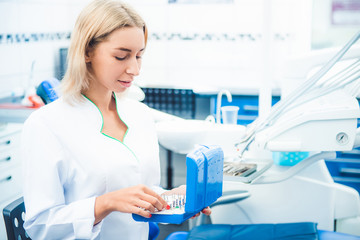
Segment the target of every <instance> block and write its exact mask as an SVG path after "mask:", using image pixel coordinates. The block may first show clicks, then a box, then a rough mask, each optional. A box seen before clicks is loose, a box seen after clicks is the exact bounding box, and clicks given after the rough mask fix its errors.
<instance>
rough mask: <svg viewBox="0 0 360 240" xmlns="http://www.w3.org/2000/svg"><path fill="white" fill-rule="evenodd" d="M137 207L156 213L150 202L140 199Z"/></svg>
mask: <svg viewBox="0 0 360 240" xmlns="http://www.w3.org/2000/svg"><path fill="white" fill-rule="evenodd" d="M135 205H136V206H137V207H139V208H142V209H144V210H148V211H149V212H155V207H154V206H153V205H152V204H151V203H149V202H148V201H144V200H141V199H139V200H137V201H136V203H135Z"/></svg>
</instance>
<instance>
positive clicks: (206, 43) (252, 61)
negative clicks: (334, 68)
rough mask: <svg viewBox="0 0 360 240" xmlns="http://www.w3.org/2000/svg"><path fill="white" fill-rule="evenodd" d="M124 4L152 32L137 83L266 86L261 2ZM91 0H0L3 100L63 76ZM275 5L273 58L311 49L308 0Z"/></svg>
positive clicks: (134, 0) (155, 0) (0, 89)
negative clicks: (62, 62)
mask: <svg viewBox="0 0 360 240" xmlns="http://www.w3.org/2000/svg"><path fill="white" fill-rule="evenodd" d="M127 1H128V2H130V4H132V5H133V6H134V7H135V8H136V9H137V10H138V11H139V12H140V13H141V15H142V16H143V17H144V19H145V20H146V22H147V25H148V27H149V31H150V39H149V42H148V47H147V50H146V54H145V56H144V60H143V68H142V74H141V75H140V76H139V77H138V82H139V84H140V85H142V84H144V85H151V84H164V85H167V86H173V85H184V86H187V87H189V85H190V86H194V85H195V86H196V85H197V86H202V87H203V86H225V87H226V86H232V85H238V86H244V87H250V88H251V87H255V88H256V87H258V86H259V84H261V81H262V80H261V77H260V76H259V69H260V68H261V57H262V54H263V51H262V43H263V41H262V38H263V35H262V31H263V29H262V26H263V25H262V23H263V22H262V21H263V20H262V16H263V9H262V2H263V0H234V4H219V5H216V4H168V3H167V1H165V0H151V1H150V0H148V1H145V0H127ZM88 2H89V0H0V97H3V96H7V95H9V94H11V93H12V92H13V93H15V94H19V93H21V92H23V90H24V89H25V88H27V87H29V86H32V85H37V84H38V83H39V82H40V81H42V80H44V79H46V78H49V77H53V76H55V77H58V78H60V77H61V76H60V73H59V59H60V57H59V50H60V48H63V47H67V46H68V44H69V37H70V33H71V30H72V28H73V25H74V23H75V20H76V17H77V15H78V13H79V12H80V10H81V9H82V8H83V6H84V5H86V4H87V3H88ZM273 2H274V6H273V16H274V19H273V26H274V27H273V33H274V34H273V46H274V49H276V56H277V57H279V56H283V55H284V54H287V53H290V52H294V51H295V52H296V51H297V52H302V51H304V50H306V49H307V48H308V47H309V44H310V42H309V41H308V40H309V39H310V37H309V34H310V28H309V24H310V20H309V14H310V12H311V4H310V3H311V0H304V1H296V0H274V1H273ZM299 2H300V3H299ZM294 5H295V6H294Z"/></svg>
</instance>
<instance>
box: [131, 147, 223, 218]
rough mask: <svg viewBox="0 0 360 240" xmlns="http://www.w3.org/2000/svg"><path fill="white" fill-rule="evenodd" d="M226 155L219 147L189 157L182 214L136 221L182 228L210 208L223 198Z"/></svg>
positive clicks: (191, 154)
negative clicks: (203, 210) (183, 223)
mask: <svg viewBox="0 0 360 240" xmlns="http://www.w3.org/2000/svg"><path fill="white" fill-rule="evenodd" d="M223 165H224V153H223V151H222V149H221V148H220V147H219V146H201V147H200V148H198V149H197V150H195V151H193V152H191V153H189V154H188V155H187V156H186V167H187V169H186V203H185V212H184V213H182V214H171V215H169V214H152V217H151V218H145V217H142V216H140V215H137V214H132V217H133V219H134V220H135V221H142V222H149V221H150V222H162V223H173V224H180V223H182V222H184V221H185V220H187V219H189V218H191V217H192V216H194V215H195V214H196V213H198V212H200V211H201V210H202V209H204V208H205V207H207V206H210V205H211V204H212V203H213V202H215V201H216V200H217V199H218V198H219V197H221V195H222V186H223Z"/></svg>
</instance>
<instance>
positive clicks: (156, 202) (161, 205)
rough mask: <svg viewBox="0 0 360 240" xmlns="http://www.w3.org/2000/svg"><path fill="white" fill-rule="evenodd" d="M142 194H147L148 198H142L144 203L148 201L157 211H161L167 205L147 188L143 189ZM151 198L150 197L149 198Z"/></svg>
mask: <svg viewBox="0 0 360 240" xmlns="http://www.w3.org/2000/svg"><path fill="white" fill-rule="evenodd" d="M144 192H145V193H146V194H148V196H144V197H145V198H146V199H144V200H146V201H149V202H150V203H151V204H153V205H154V206H155V207H156V208H157V209H159V210H162V209H164V208H165V207H166V206H167V205H168V204H167V202H166V201H165V200H164V199H163V198H162V197H161V196H160V195H159V194H157V193H156V192H154V191H153V190H151V189H150V188H148V187H145V188H144ZM149 196H151V197H152V198H151V197H149Z"/></svg>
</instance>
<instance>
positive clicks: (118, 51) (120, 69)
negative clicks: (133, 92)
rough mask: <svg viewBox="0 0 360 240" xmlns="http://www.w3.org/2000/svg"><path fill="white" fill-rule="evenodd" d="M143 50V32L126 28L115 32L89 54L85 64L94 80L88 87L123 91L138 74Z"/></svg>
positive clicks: (138, 29) (136, 28)
mask: <svg viewBox="0 0 360 240" xmlns="http://www.w3.org/2000/svg"><path fill="white" fill-rule="evenodd" d="M144 48H145V38H144V32H143V29H141V28H138V27H126V28H121V29H118V30H115V31H114V32H113V33H111V34H110V35H109V36H108V39H107V40H106V41H104V42H101V43H99V44H98V45H97V46H96V47H95V49H94V50H93V51H91V52H90V53H89V58H88V59H87V62H88V63H91V69H92V70H91V71H92V73H93V75H94V77H95V79H94V81H93V82H91V83H90V88H93V87H96V89H98V90H100V89H103V90H109V91H113V92H123V91H125V90H126V89H127V88H129V87H130V86H131V83H132V81H133V80H134V77H135V76H137V75H139V71H140V67H141V56H142V54H143V52H144Z"/></svg>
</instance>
